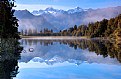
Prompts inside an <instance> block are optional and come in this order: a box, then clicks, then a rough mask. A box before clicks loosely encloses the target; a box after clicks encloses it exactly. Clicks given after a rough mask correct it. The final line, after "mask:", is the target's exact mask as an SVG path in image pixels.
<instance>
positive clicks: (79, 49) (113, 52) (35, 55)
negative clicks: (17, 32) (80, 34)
mask: <svg viewBox="0 0 121 79" xmlns="http://www.w3.org/2000/svg"><path fill="white" fill-rule="evenodd" d="M21 44H22V45H23V46H24V51H23V53H22V58H21V60H20V62H26V63H28V62H30V61H33V62H40V63H43V62H44V63H46V64H48V65H53V64H55V63H63V62H65V61H68V62H69V63H75V64H77V65H80V64H81V63H83V62H88V63H103V64H120V63H121V44H120V43H118V44H117V43H114V42H110V41H104V40H33V39H32V40H31V39H23V40H21ZM30 49H33V50H32V51H30Z"/></svg>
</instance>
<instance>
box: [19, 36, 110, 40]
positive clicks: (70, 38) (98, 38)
mask: <svg viewBox="0 0 121 79" xmlns="http://www.w3.org/2000/svg"><path fill="white" fill-rule="evenodd" d="M20 37H21V38H22V39H35V40H36V39H37V40H81V39H86V40H110V39H108V38H100V37H96V38H89V37H86V36H79V37H77V36H20Z"/></svg>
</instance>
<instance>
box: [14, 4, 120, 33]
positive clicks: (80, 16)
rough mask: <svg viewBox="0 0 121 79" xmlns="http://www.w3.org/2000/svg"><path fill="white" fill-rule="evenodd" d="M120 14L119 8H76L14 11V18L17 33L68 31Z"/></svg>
mask: <svg viewBox="0 0 121 79" xmlns="http://www.w3.org/2000/svg"><path fill="white" fill-rule="evenodd" d="M119 14H121V6H117V7H108V8H98V9H91V8H89V9H82V8H80V7H76V8H74V9H69V10H67V11H65V10H58V9H54V8H52V7H49V8H46V9H45V10H39V11H36V10H34V11H33V12H29V11H28V10H16V11H15V14H14V15H15V16H16V17H17V18H18V20H19V31H21V30H26V29H27V30H29V29H37V31H40V30H43V29H44V28H48V29H53V30H54V31H60V30H63V29H68V28H70V27H73V26H74V25H81V24H88V23H89V22H96V21H101V20H102V19H104V18H105V19H110V18H113V17H116V16H118V15H119Z"/></svg>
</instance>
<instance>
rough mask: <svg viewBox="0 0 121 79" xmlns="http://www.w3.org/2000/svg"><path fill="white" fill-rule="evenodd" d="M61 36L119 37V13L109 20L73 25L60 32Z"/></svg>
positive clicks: (120, 29)
mask: <svg viewBox="0 0 121 79" xmlns="http://www.w3.org/2000/svg"><path fill="white" fill-rule="evenodd" d="M60 33H61V35H62V36H88V37H91V38H93V37H110V38H117V39H118V38H119V37H121V14H120V15H119V16H117V17H115V18H111V19H110V20H107V19H103V20H102V21H100V22H99V21H97V22H95V23H89V24H88V25H80V26H78V27H77V26H76V25H75V26H74V27H72V28H69V29H67V30H63V31H61V32H60Z"/></svg>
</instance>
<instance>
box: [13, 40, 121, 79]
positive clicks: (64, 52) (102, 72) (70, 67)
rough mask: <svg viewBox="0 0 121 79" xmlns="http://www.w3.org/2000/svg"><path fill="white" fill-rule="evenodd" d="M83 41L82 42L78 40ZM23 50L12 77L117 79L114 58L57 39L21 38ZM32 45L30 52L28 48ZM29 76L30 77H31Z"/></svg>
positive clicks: (119, 66)
mask: <svg viewBox="0 0 121 79" xmlns="http://www.w3.org/2000/svg"><path fill="white" fill-rule="evenodd" d="M79 43H82V42H79ZM21 45H22V46H23V47H24V51H23V53H22V54H21V59H20V60H19V71H20V73H19V74H18V75H17V77H16V78H15V79H67V78H68V79H120V77H121V74H120V73H121V64H120V63H119V61H117V59H116V58H110V57H109V56H107V57H105V58H104V57H103V56H102V55H97V54H96V53H95V52H94V51H93V52H90V51H89V49H88V48H86V49H83V50H82V49H80V48H79V47H76V49H75V48H73V47H71V46H69V45H68V43H62V42H59V41H53V42H47V41H46V42H45V41H41V40H38V41H37V40H27V39H26V40H24V39H23V40H21ZM31 48H32V50H33V51H32V52H31V51H30V49H31ZM30 75H31V76H30Z"/></svg>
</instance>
